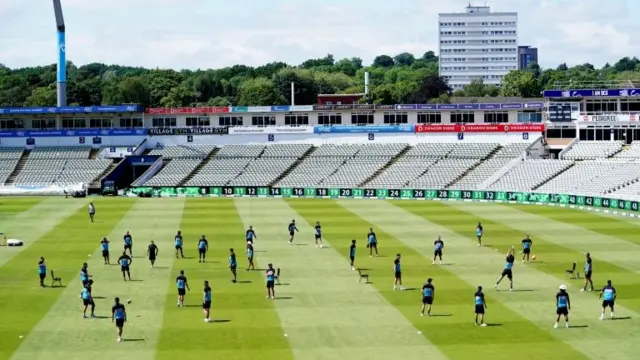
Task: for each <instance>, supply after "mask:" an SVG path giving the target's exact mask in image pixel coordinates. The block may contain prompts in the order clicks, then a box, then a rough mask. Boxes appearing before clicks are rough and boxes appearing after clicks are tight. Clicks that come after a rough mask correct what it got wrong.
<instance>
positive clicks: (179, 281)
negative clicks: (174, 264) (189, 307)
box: [176, 270, 191, 307]
mask: <svg viewBox="0 0 640 360" xmlns="http://www.w3.org/2000/svg"><path fill="white" fill-rule="evenodd" d="M176 287H177V288H178V306H180V307H182V306H184V296H185V295H186V294H187V290H189V291H191V289H189V282H188V281H187V277H186V276H184V270H180V275H178V277H177V278H176Z"/></svg>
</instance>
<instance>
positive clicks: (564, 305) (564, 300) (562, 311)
mask: <svg viewBox="0 0 640 360" xmlns="http://www.w3.org/2000/svg"><path fill="white" fill-rule="evenodd" d="M556 307H557V310H556V315H557V316H558V317H557V318H556V324H555V325H553V328H554V329H557V328H558V322H560V317H561V316H562V315H564V327H566V328H569V310H571V300H569V294H568V293H567V285H565V284H562V285H560V291H558V293H557V294H556Z"/></svg>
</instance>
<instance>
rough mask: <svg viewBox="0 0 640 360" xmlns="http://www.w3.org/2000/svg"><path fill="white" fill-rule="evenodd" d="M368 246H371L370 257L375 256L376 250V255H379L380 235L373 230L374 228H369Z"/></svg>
mask: <svg viewBox="0 0 640 360" xmlns="http://www.w3.org/2000/svg"><path fill="white" fill-rule="evenodd" d="M367 247H368V248H369V257H373V251H374V250H375V252H376V257H378V237H377V236H376V233H375V232H373V228H369V233H368V234H367Z"/></svg>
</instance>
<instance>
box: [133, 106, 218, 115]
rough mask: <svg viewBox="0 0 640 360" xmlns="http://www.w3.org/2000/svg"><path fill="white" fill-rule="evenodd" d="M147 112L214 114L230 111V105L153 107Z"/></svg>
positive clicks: (155, 113) (154, 113)
mask: <svg viewBox="0 0 640 360" xmlns="http://www.w3.org/2000/svg"><path fill="white" fill-rule="evenodd" d="M145 112H146V113H147V114H152V115H184V114H187V115H188V114H213V113H228V112H229V107H228V106H213V107H193V108H188V107H179V108H151V109H146V110H145Z"/></svg>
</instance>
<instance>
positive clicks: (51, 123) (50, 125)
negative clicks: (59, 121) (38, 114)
mask: <svg viewBox="0 0 640 360" xmlns="http://www.w3.org/2000/svg"><path fill="white" fill-rule="evenodd" d="M31 127H33V128H34V129H55V128H56V119H33V120H32V121H31Z"/></svg>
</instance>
